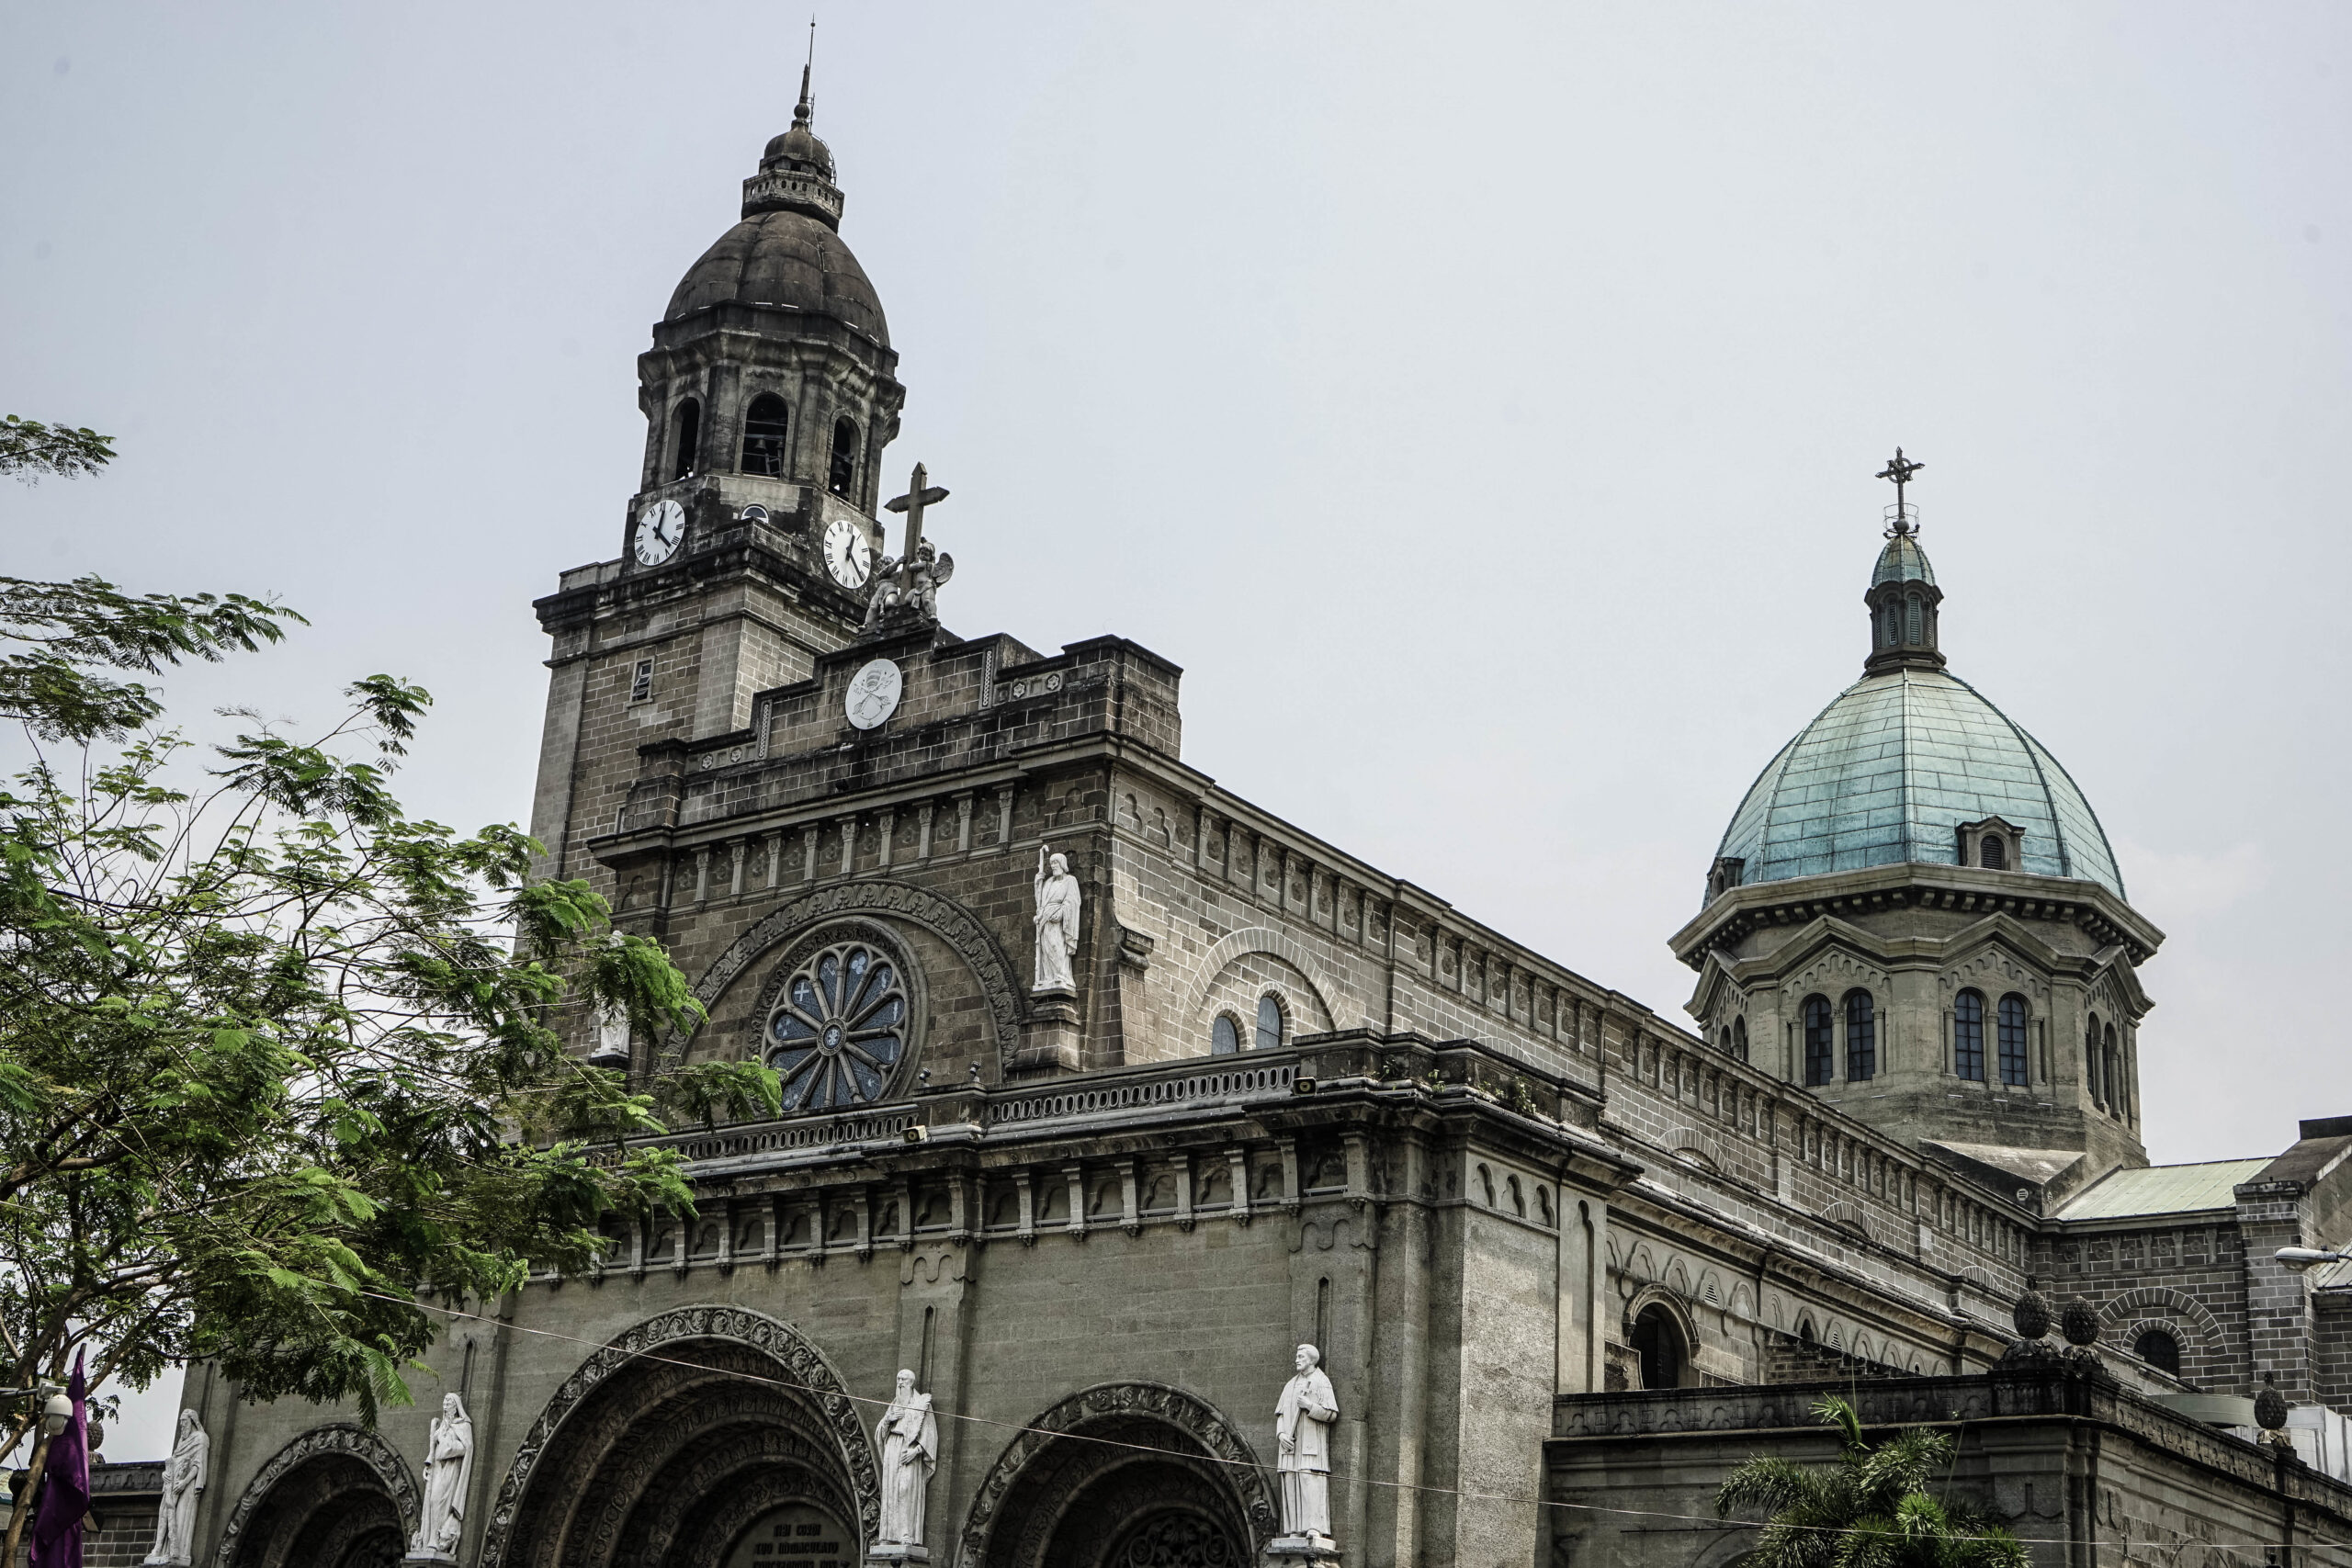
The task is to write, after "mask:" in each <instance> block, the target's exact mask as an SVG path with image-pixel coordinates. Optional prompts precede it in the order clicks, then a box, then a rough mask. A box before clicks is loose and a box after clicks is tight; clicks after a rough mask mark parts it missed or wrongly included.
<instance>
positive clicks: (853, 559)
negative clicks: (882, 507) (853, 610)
mask: <svg viewBox="0 0 2352 1568" xmlns="http://www.w3.org/2000/svg"><path fill="white" fill-rule="evenodd" d="M825 570H827V571H830V572H831V573H832V574H833V581H835V582H838V583H840V584H841V585H842V587H843V588H863V587H865V580H866V579H867V578H869V577H871V576H873V575H874V549H873V547H871V546H870V545H868V544H867V543H866V542H865V529H863V528H861V527H859V526H858V525H856V524H854V523H853V522H851V521H850V520H849V519H848V518H846V517H836V518H834V519H833V521H832V525H831V527H829V528H827V529H826V530H825Z"/></svg>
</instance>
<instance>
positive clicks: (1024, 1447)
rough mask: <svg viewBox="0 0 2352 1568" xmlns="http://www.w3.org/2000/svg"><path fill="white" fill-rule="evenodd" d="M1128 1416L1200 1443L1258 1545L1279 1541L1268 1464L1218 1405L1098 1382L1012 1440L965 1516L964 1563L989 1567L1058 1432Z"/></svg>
mask: <svg viewBox="0 0 2352 1568" xmlns="http://www.w3.org/2000/svg"><path fill="white" fill-rule="evenodd" d="M1123 1416H1124V1417H1128V1418H1134V1417H1137V1416H1141V1417H1148V1418H1149V1419H1152V1420H1156V1421H1159V1422H1160V1423H1163V1424H1164V1425H1167V1426H1170V1427H1174V1428H1175V1429H1176V1430H1178V1431H1180V1432H1182V1433H1183V1434H1184V1435H1185V1436H1186V1437H1188V1438H1192V1440H1193V1442H1195V1443H1197V1444H1199V1445H1200V1447H1201V1448H1202V1450H1204V1451H1205V1452H1206V1453H1207V1455H1208V1457H1209V1458H1210V1460H1212V1461H1214V1462H1215V1463H1216V1468H1217V1470H1218V1471H1219V1472H1222V1473H1223V1474H1224V1475H1225V1477H1226V1478H1227V1481H1228V1482H1230V1483H1231V1484H1232V1487H1233V1490H1234V1492H1235V1494H1236V1495H1238V1498H1239V1500H1240V1503H1241V1511H1242V1515H1243V1517H1245V1518H1246V1519H1247V1520H1248V1522H1249V1527H1250V1534H1251V1535H1252V1536H1253V1537H1255V1538H1256V1539H1255V1540H1254V1541H1253V1543H1252V1544H1253V1546H1254V1547H1255V1549H1256V1551H1263V1550H1264V1549H1265V1546H1266V1543H1267V1542H1268V1541H1270V1540H1273V1538H1274V1532H1275V1531H1276V1530H1277V1529H1279V1528H1280V1527H1281V1518H1282V1516H1281V1514H1280V1513H1279V1512H1278V1511H1277V1510H1276V1508H1275V1506H1274V1494H1273V1488H1272V1486H1271V1485H1269V1484H1268V1483H1267V1478H1266V1472H1265V1467H1264V1466H1263V1465H1261V1464H1260V1463H1259V1461H1258V1456H1257V1454H1256V1453H1255V1452H1254V1451H1252V1450H1251V1449H1250V1444H1249V1442H1248V1441H1247V1440H1246V1439H1245V1438H1243V1437H1242V1436H1241V1433H1240V1430H1239V1428H1238V1427H1235V1425H1234V1424H1233V1423H1232V1422H1230V1421H1228V1420H1227V1419H1226V1418H1225V1416H1223V1415H1222V1414H1221V1413H1220V1412H1219V1411H1218V1410H1217V1409H1216V1406H1214V1405H1212V1404H1209V1403H1208V1402H1207V1401H1205V1400H1203V1399H1201V1398H1198V1397H1197V1396H1195V1395H1193V1394H1190V1393H1185V1392H1184V1391H1183V1390H1182V1389H1180V1388H1170V1386H1168V1385H1167V1384H1166V1383H1156V1382H1119V1383H1097V1384H1096V1385H1095V1386H1094V1387H1092V1388H1090V1389H1085V1390H1082V1391H1081V1392H1080V1393H1074V1394H1071V1395H1070V1396H1069V1398H1068V1399H1065V1400H1063V1401H1062V1402H1061V1403H1060V1404H1057V1405H1055V1406H1054V1407H1053V1408H1052V1409H1050V1410H1047V1411H1046V1413H1045V1414H1044V1415H1042V1416H1038V1417H1037V1418H1036V1419H1035V1420H1034V1421H1032V1422H1030V1423H1029V1424H1028V1426H1026V1427H1023V1429H1022V1430H1021V1431H1020V1432H1019V1433H1018V1434H1016V1435H1015V1436H1014V1438H1013V1439H1012V1441H1011V1442H1009V1443H1007V1444H1005V1446H1004V1451H1003V1452H1002V1453H1001V1454H999V1455H998V1456H997V1460H996V1463H995V1464H993V1465H991V1466H990V1467H989V1472H988V1476H987V1478H986V1479H985V1480H983V1481H982V1482H981V1483H980V1488H979V1491H978V1493H976V1494H975V1495H973V1498H972V1508H971V1512H970V1513H969V1514H968V1515H967V1516H966V1517H965V1520H964V1529H963V1532H962V1534H961V1535H960V1537H959V1538H958V1540H957V1543H956V1563H957V1568H983V1565H984V1564H985V1563H986V1562H988V1556H989V1540H990V1538H991V1537H993V1536H994V1534H995V1533H996V1529H997V1526H998V1524H999V1522H1000V1516H1001V1512H1002V1510H1003V1507H1004V1504H1005V1500H1006V1499H1007V1498H1008V1497H1010V1496H1011V1495H1012V1490H1013V1486H1014V1483H1017V1482H1018V1481H1019V1480H1020V1479H1021V1476H1022V1473H1023V1472H1024V1471H1025V1470H1027V1469H1028V1468H1029V1466H1030V1464H1031V1463H1032V1461H1035V1460H1036V1459H1037V1457H1038V1456H1039V1455H1040V1454H1042V1453H1043V1452H1044V1451H1045V1450H1046V1449H1047V1448H1049V1447H1051V1446H1052V1445H1053V1443H1054V1442H1055V1441H1056V1440H1057V1439H1058V1438H1063V1437H1065V1436H1067V1435H1069V1434H1070V1433H1073V1432H1076V1431H1077V1430H1078V1429H1079V1428H1080V1427H1085V1426H1089V1425H1091V1424H1093V1423H1096V1422H1100V1421H1104V1420H1111V1419H1116V1418H1119V1417H1123ZM1252 1555H1255V1551H1253V1553H1252Z"/></svg>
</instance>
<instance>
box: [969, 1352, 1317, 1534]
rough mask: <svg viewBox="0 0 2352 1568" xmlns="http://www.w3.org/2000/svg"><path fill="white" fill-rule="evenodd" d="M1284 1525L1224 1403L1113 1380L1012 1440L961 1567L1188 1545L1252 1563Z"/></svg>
mask: <svg viewBox="0 0 2352 1568" xmlns="http://www.w3.org/2000/svg"><path fill="white" fill-rule="evenodd" d="M1277 1522H1278V1521H1277V1517H1276V1513H1275V1508H1274V1497H1273V1491H1272V1487H1271V1485H1270V1484H1269V1483H1268V1481H1267V1478H1266V1474H1265V1472H1264V1471H1263V1470H1262V1469H1261V1467H1260V1465H1259V1463H1258V1458H1257V1455H1256V1454H1255V1453H1253V1452H1251V1451H1250V1445H1249V1444H1248V1443H1247V1442H1246V1441H1244V1440H1243V1438H1242V1437H1241V1434H1240V1433H1239V1432H1238V1430H1236V1429H1235V1427H1234V1426H1233V1424H1232V1423H1231V1422H1230V1421H1227V1419H1226V1418H1225V1417H1224V1416H1222V1415H1220V1414H1219V1413H1218V1412H1217V1411H1216V1409H1215V1408H1214V1407H1212V1406H1211V1405H1209V1404H1207V1403H1205V1402H1204V1401H1203V1400H1201V1399H1199V1398H1196V1397H1195V1396H1193V1395H1192V1394H1189V1393H1185V1392H1183V1391H1182V1389H1175V1388H1170V1387H1168V1386H1166V1385H1165V1384H1161V1383H1140V1382H1137V1383H1103V1384H1101V1385H1098V1386H1097V1387H1094V1388H1090V1389H1088V1390H1086V1391H1085V1392H1084V1393H1077V1394H1073V1395H1071V1396H1070V1397H1069V1398H1068V1399H1066V1400H1063V1401H1062V1402H1061V1403H1060V1404H1057V1405H1055V1406H1054V1407H1053V1408H1052V1409H1050V1410H1048V1411H1046V1413H1045V1414H1044V1415H1042V1416H1038V1417H1037V1418H1036V1419H1035V1421H1032V1422H1031V1423H1029V1425H1028V1426H1027V1427H1025V1428H1023V1431H1022V1432H1021V1433H1020V1435H1019V1436H1017V1437H1015V1438H1013V1439H1012V1441H1011V1442H1010V1443H1008V1444H1006V1445H1005V1449H1004V1451H1003V1453H1001V1454H1000V1455H999V1456H998V1457H997V1461H996V1463H995V1464H994V1465H993V1466H991V1467H990V1469H989V1473H988V1477H987V1479H986V1480H984V1481H983V1482H981V1483H980V1488H979V1492H978V1495H977V1496H976V1497H975V1498H974V1499H973V1502H972V1508H971V1513H970V1515H969V1516H968V1517H967V1519H966V1521H965V1524H964V1530H963V1535H962V1539H961V1540H960V1541H959V1543H958V1549H957V1554H956V1561H957V1568H1112V1565H1114V1564H1116V1563H1118V1562H1120V1561H1121V1560H1122V1559H1126V1560H1130V1561H1132V1560H1135V1559H1134V1552H1135V1551H1136V1550H1138V1549H1140V1550H1143V1551H1144V1552H1145V1558H1146V1559H1147V1560H1148V1556H1149V1554H1150V1551H1153V1550H1158V1551H1163V1552H1164V1551H1167V1550H1170V1549H1171V1548H1172V1547H1174V1546H1179V1545H1181V1546H1182V1547H1183V1548H1184V1550H1185V1551H1188V1552H1189V1554H1190V1555H1189V1558H1188V1559H1187V1560H1189V1561H1193V1562H1211V1563H1221V1562H1233V1563H1234V1565H1235V1568H1243V1565H1244V1564H1247V1563H1249V1562H1252V1561H1254V1560H1255V1559H1256V1558H1257V1557H1258V1555H1259V1554H1260V1552H1261V1551H1263V1550H1264V1548H1265V1545H1266V1543H1267V1542H1268V1541H1270V1540H1272V1539H1273V1537H1274V1533H1275V1529H1276V1526H1277Z"/></svg>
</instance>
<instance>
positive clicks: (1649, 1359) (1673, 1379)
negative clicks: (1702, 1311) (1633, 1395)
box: [1633, 1302, 1691, 1388]
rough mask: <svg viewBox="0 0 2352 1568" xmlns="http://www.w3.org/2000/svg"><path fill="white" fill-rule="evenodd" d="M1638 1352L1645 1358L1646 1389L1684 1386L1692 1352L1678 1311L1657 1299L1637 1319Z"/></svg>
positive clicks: (1643, 1363)
mask: <svg viewBox="0 0 2352 1568" xmlns="http://www.w3.org/2000/svg"><path fill="white" fill-rule="evenodd" d="M1633 1341H1634V1354H1635V1355H1637V1356H1639V1357H1640V1358H1641V1359H1642V1386H1643V1387H1644V1388H1680V1387H1681V1386H1682V1383H1683V1369H1684V1368H1685V1367H1686V1366H1688V1365H1689V1363H1690V1359H1691V1358H1690V1352H1689V1350H1688V1349H1687V1348H1685V1347H1684V1345H1683V1342H1682V1325H1680V1324H1679V1323H1677V1322H1675V1320H1674V1314H1672V1313H1670V1312H1668V1311H1667V1309H1666V1308H1665V1307H1664V1306H1663V1305H1661V1304H1659V1303H1656V1302H1653V1303H1650V1304H1649V1305H1648V1306H1645V1307H1644V1308H1643V1309H1642V1311H1641V1314H1640V1315H1638V1316H1637V1317H1635V1318H1634V1333H1633Z"/></svg>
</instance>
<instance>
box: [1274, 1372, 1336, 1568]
mask: <svg viewBox="0 0 2352 1568" xmlns="http://www.w3.org/2000/svg"><path fill="white" fill-rule="evenodd" d="M1322 1359H1323V1353H1322V1352H1321V1351H1320V1350H1317V1348H1315V1347H1314V1346H1312V1345H1301V1346H1300V1347H1299V1348H1298V1354H1297V1356H1296V1357H1295V1358H1294V1359H1293V1362H1292V1364H1293V1365H1294V1366H1295V1367H1297V1369H1298V1371H1297V1374H1296V1375H1295V1376H1294V1377H1293V1378H1292V1379H1291V1380H1290V1382H1286V1383H1284V1384H1283V1396H1282V1398H1281V1399H1280V1400H1279V1401H1277V1402H1276V1403H1275V1404H1274V1473H1275V1475H1276V1477H1277V1478H1278V1479H1279V1480H1280V1481H1281V1483H1282V1503H1283V1535H1285V1536H1295V1537H1298V1538H1300V1539H1302V1540H1305V1541H1306V1542H1308V1543H1309V1544H1311V1545H1315V1546H1319V1547H1328V1546H1329V1545H1330V1544H1331V1425H1332V1423H1333V1422H1335V1421H1337V1420H1339V1418H1340V1402H1339V1400H1338V1398H1337V1397H1336V1396H1334V1395H1333V1393H1331V1380H1330V1379H1329V1377H1328V1376H1326V1375H1325V1374H1324V1371H1323V1368H1322V1366H1321V1365H1320V1364H1319V1363H1320V1362H1321V1361H1322Z"/></svg>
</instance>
